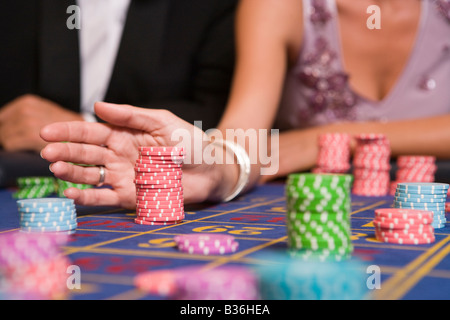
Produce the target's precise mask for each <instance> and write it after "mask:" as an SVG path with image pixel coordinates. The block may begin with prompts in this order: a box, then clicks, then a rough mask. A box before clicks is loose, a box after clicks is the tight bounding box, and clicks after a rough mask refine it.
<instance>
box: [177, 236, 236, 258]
mask: <svg viewBox="0 0 450 320" xmlns="http://www.w3.org/2000/svg"><path fill="white" fill-rule="evenodd" d="M174 240H175V243H176V244H177V247H178V250H180V251H181V252H185V253H189V254H201V255H222V254H229V253H233V252H236V251H237V249H238V247H239V243H238V242H237V241H236V240H235V238H234V237H233V236H232V235H227V234H209V233H192V234H182V235H178V236H175V237H174Z"/></svg>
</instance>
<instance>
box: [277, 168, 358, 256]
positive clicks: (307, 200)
mask: <svg viewBox="0 0 450 320" xmlns="http://www.w3.org/2000/svg"><path fill="white" fill-rule="evenodd" d="M352 179H353V177H352V175H348V174H307V173H305V174H291V175H289V176H288V179H287V182H286V190H285V193H286V209H287V215H286V227H287V235H288V240H287V242H288V246H289V248H290V251H291V253H292V254H293V255H296V256H299V257H303V258H308V257H310V256H311V255H312V256H315V257H317V258H319V259H322V260H344V259H347V258H349V257H350V256H351V253H352V251H353V246H352V243H351V239H350V236H351V231H350V211H351V199H350V188H351V184H352Z"/></svg>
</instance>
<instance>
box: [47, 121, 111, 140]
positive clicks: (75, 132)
mask: <svg viewBox="0 0 450 320" xmlns="http://www.w3.org/2000/svg"><path fill="white" fill-rule="evenodd" d="M110 134H111V129H110V127H109V126H107V125H105V124H103V123H92V122H84V121H70V122H56V123H52V124H50V125H47V126H45V127H44V128H42V130H41V132H40V135H41V138H42V139H44V140H45V141H47V142H60V141H71V142H79V143H88V144H95V145H98V146H100V145H104V144H105V143H106V141H107V139H108V137H109V135H110Z"/></svg>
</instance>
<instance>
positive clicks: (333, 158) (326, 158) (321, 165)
mask: <svg viewBox="0 0 450 320" xmlns="http://www.w3.org/2000/svg"><path fill="white" fill-rule="evenodd" d="M318 139H319V141H318V142H319V154H318V157H317V164H316V167H315V168H313V170H312V172H313V173H346V172H347V171H348V170H349V169H350V140H351V136H350V135H349V134H346V133H324V134H321V135H319V138H318Z"/></svg>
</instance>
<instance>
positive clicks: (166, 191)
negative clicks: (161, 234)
mask: <svg viewBox="0 0 450 320" xmlns="http://www.w3.org/2000/svg"><path fill="white" fill-rule="evenodd" d="M183 160H184V151H183V148H180V147H140V148H139V159H137V160H136V165H135V173H136V175H135V180H134V182H135V185H136V214H137V217H136V219H135V220H134V221H135V222H136V223H138V224H144V225H170V224H176V223H180V222H181V221H182V220H183V219H184V200H183V187H182V184H181V179H182V171H181V167H182V163H183Z"/></svg>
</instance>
